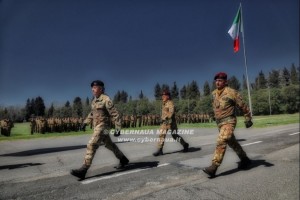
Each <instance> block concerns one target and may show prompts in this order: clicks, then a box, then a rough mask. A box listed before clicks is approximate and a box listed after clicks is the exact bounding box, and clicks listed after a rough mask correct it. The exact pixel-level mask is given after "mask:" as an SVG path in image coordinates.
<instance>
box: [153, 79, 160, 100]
mask: <svg viewBox="0 0 300 200" xmlns="http://www.w3.org/2000/svg"><path fill="white" fill-rule="evenodd" d="M161 93H162V89H161V87H160V85H159V83H156V85H155V87H154V97H155V100H160V99H161Z"/></svg>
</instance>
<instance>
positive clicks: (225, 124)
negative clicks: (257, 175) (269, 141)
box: [203, 72, 253, 177]
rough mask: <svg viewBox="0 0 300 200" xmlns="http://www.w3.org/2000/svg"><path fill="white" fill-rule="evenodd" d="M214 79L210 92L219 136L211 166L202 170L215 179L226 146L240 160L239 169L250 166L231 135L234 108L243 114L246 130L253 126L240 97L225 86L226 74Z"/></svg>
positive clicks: (233, 126) (249, 114)
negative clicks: (214, 87) (213, 85)
mask: <svg viewBox="0 0 300 200" xmlns="http://www.w3.org/2000/svg"><path fill="white" fill-rule="evenodd" d="M214 79H215V84H216V88H217V89H215V90H214V91H213V92H212V96H213V110H214V114H215V118H216V123H217V125H218V128H219V136H218V140H217V146H216V149H215V153H214V156H213V159H212V165H211V166H209V167H206V168H204V169H203V171H204V172H205V173H206V174H208V175H209V176H210V177H215V174H216V171H217V169H218V167H219V166H220V165H221V163H222V160H223V157H224V154H225V151H226V147H227V144H228V145H229V146H230V147H231V148H232V149H233V150H234V151H235V153H236V154H237V155H238V157H239V158H240V159H241V162H240V163H239V166H238V168H239V169H246V168H247V167H248V166H249V165H250V164H251V160H250V159H249V158H248V157H247V154H246V152H245V151H244V150H243V148H242V147H241V145H240V144H239V143H238V142H237V140H236V138H235V136H234V133H233V132H234V129H235V126H236V123H237V120H236V114H235V108H236V107H237V108H239V109H240V110H241V111H243V113H244V114H245V115H244V117H245V126H246V128H249V127H251V126H252V124H253V123H252V121H251V119H252V116H251V112H250V110H249V108H248V106H247V105H246V104H245V103H244V101H243V100H242V97H241V95H240V94H239V93H238V92H237V91H236V90H234V89H232V88H230V87H228V86H227V74H226V73H224V72H220V73H218V74H216V75H215V78H214Z"/></svg>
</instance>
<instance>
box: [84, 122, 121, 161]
mask: <svg viewBox="0 0 300 200" xmlns="http://www.w3.org/2000/svg"><path fill="white" fill-rule="evenodd" d="M109 132H110V131H109V129H108V128H107V127H106V126H103V125H101V124H100V125H97V126H95V128H94V132H93V135H92V137H91V139H90V140H89V142H88V144H87V149H86V154H85V157H84V164H85V165H86V166H87V167H90V166H91V164H92V161H93V158H94V156H95V154H96V151H97V149H98V148H99V146H100V143H101V142H103V143H104V144H105V147H106V148H107V149H109V150H111V151H112V152H113V153H114V154H115V156H116V157H117V158H118V159H121V158H122V157H124V154H123V153H122V152H121V151H120V149H119V148H118V147H117V145H116V144H115V143H113V142H112V140H111V138H110V134H109Z"/></svg>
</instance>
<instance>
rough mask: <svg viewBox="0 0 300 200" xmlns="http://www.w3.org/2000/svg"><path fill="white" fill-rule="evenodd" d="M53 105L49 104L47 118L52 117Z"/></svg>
mask: <svg viewBox="0 0 300 200" xmlns="http://www.w3.org/2000/svg"><path fill="white" fill-rule="evenodd" d="M54 110H55V109H54V105H53V103H52V104H51V106H50V108H49V109H48V117H53V114H54Z"/></svg>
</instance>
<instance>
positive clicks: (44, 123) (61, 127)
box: [29, 117, 83, 134]
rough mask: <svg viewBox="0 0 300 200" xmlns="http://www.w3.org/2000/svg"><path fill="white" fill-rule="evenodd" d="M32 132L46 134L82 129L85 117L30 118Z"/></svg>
mask: <svg viewBox="0 0 300 200" xmlns="http://www.w3.org/2000/svg"><path fill="white" fill-rule="evenodd" d="M29 121H30V133H31V134H34V133H42V134H45V133H46V132H48V133H53V132H58V133H61V132H70V131H81V124H82V123H83V119H82V118H81V117H80V118H78V117H66V118H58V117H55V118H54V117H50V118H45V117H35V118H30V120H29Z"/></svg>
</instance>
